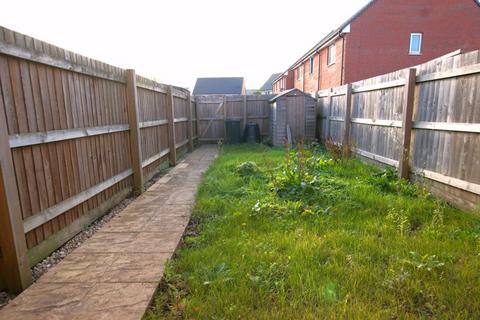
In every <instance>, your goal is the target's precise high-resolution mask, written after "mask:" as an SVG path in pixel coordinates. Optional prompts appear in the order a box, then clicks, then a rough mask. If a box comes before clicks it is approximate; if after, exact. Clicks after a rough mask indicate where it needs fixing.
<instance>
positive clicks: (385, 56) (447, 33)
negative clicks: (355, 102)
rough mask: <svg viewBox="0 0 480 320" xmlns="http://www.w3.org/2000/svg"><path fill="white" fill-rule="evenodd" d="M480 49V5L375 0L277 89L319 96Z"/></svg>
mask: <svg viewBox="0 0 480 320" xmlns="http://www.w3.org/2000/svg"><path fill="white" fill-rule="evenodd" d="M479 48H480V4H479V2H478V1H477V0H402V1H398V0H371V1H369V2H368V3H367V5H365V6H364V7H363V8H362V9H361V10H360V11H359V12H357V13H356V14H355V15H354V16H353V17H351V18H350V19H348V20H347V21H346V22H344V23H343V24H342V25H341V26H340V27H339V28H337V29H336V30H334V31H332V32H331V33H329V34H328V35H327V36H326V37H324V38H323V39H322V40H321V41H320V42H319V43H317V44H316V45H315V46H314V47H313V48H312V49H310V50H309V51H308V52H307V53H305V54H304V55H303V56H302V57H301V58H300V59H298V60H297V61H296V62H295V63H294V64H293V65H292V66H291V67H290V68H288V70H287V71H285V72H284V73H283V74H282V76H280V77H279V78H277V79H276V80H275V82H274V84H273V89H274V92H275V93H278V92H280V91H282V90H288V89H291V88H297V89H300V90H302V91H305V92H311V93H313V92H315V91H318V90H321V89H325V88H330V87H334V86H339V85H342V84H345V83H351V82H355V81H358V80H362V79H366V78H370V77H373V76H377V75H380V74H384V73H389V72H392V71H395V70H398V69H402V68H405V67H409V66H414V65H418V64H421V63H424V62H426V61H428V60H431V59H434V58H436V57H439V56H442V55H444V54H447V53H449V52H452V51H455V50H457V49H463V50H465V51H470V50H475V49H479Z"/></svg>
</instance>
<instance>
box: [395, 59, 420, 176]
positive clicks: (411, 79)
mask: <svg viewBox="0 0 480 320" xmlns="http://www.w3.org/2000/svg"><path fill="white" fill-rule="evenodd" d="M416 74H417V70H416V69H415V68H411V69H408V72H407V76H406V82H405V88H404V93H403V114H402V129H401V130H402V133H401V145H400V161H399V166H398V176H399V177H400V178H403V179H407V180H408V178H409V176H410V166H409V162H410V142H411V139H412V116H413V103H414V99H415V85H416Z"/></svg>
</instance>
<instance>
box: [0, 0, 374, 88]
mask: <svg viewBox="0 0 480 320" xmlns="http://www.w3.org/2000/svg"><path fill="white" fill-rule="evenodd" d="M367 2H368V1H367V0H335V1H325V0H323V1H322V0H316V1H313V0H295V1H292V0H290V1H285V0H256V1H254V0H223V1H221V0H196V1H195V0H175V1H173V0H169V1H160V0H158V1H146V0H136V1H130V2H127V1H120V0H117V1H104V0H80V1H67V0H64V1H54V0H30V1H28V0H10V1H6V0H0V25H2V26H4V27H7V28H10V29H13V30H15V31H18V32H22V33H25V34H28V35H30V36H32V37H35V38H38V39H40V40H43V41H47V42H49V43H52V44H54V45H57V46H60V47H63V48H65V49H68V50H71V51H74V52H77V53H80V54H82V55H85V56H88V57H91V58H94V59H97V60H101V61H103V62H106V63H109V64H112V65H115V66H119V67H123V68H127V67H128V68H134V69H136V71H137V73H138V74H141V75H144V76H147V77H150V78H154V79H156V80H158V81H161V82H163V83H169V84H174V85H178V86H183V87H188V88H190V89H193V86H194V84H195V79H196V78H197V77H216V76H224V77H227V76H230V77H233V76H244V77H245V81H246V86H247V88H248V89H250V88H258V87H260V86H261V85H262V84H263V83H264V81H265V80H266V79H267V78H268V77H269V76H270V75H271V74H272V73H274V72H282V71H285V70H286V69H287V68H288V67H289V66H290V65H291V64H292V63H293V62H295V60H296V59H298V58H299V57H300V56H301V55H302V54H304V53H305V52H306V51H307V50H309V49H310V48H311V47H313V46H314V45H315V44H316V43H317V42H318V41H319V40H320V39H321V38H323V37H324V36H325V35H326V34H327V33H328V32H329V31H331V30H333V29H335V28H337V27H338V26H339V25H340V24H341V23H343V22H344V20H346V19H348V18H349V17H350V16H351V15H353V14H354V13H355V12H356V11H357V10H359V9H360V8H361V7H362V6H363V5H364V4H365V3H367Z"/></svg>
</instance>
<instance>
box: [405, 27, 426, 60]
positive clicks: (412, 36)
mask: <svg viewBox="0 0 480 320" xmlns="http://www.w3.org/2000/svg"><path fill="white" fill-rule="evenodd" d="M414 37H419V38H420V41H419V43H418V51H414V50H412V44H413V38H414ZM422 43H423V33H421V32H412V33H410V46H409V49H408V53H409V54H410V55H414V56H418V55H421V54H422Z"/></svg>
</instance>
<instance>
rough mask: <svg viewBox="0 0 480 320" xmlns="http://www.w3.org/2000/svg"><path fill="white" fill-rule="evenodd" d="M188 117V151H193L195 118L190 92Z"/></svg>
mask: <svg viewBox="0 0 480 320" xmlns="http://www.w3.org/2000/svg"><path fill="white" fill-rule="evenodd" d="M187 104H188V110H187V117H188V128H187V138H188V151H189V152H192V151H193V120H192V96H191V95H190V94H188V97H187Z"/></svg>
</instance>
